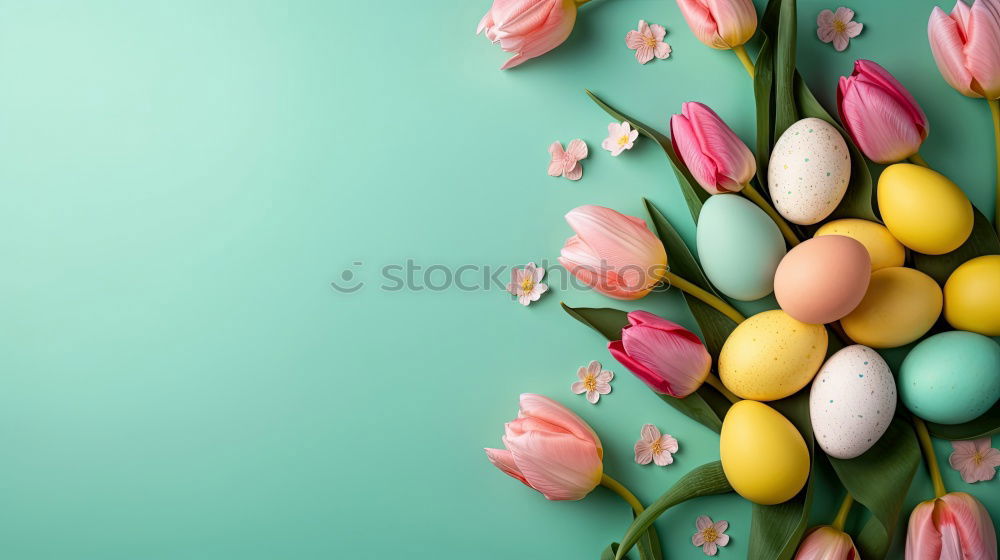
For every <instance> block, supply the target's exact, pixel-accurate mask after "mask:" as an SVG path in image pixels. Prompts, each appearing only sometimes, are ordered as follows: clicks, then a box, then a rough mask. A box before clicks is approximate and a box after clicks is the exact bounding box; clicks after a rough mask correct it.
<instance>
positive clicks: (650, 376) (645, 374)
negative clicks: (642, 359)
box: [608, 340, 674, 395]
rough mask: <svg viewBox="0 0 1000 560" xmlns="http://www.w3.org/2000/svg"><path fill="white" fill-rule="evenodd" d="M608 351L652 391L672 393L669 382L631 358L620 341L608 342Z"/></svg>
mask: <svg viewBox="0 0 1000 560" xmlns="http://www.w3.org/2000/svg"><path fill="white" fill-rule="evenodd" d="M608 351H609V352H611V355H612V356H613V357H614V358H615V359H616V360H618V361H619V362H620V363H621V364H622V365H623V366H625V368H626V369H627V370H629V371H630V372H632V373H633V374H634V375H635V376H636V377H638V378H639V380H640V381H642V382H643V383H645V384H646V385H648V386H649V388H650V389H652V390H653V391H655V392H657V393H659V394H661V395H664V394H665V395H672V391H673V390H674V389H673V388H672V387H671V385H670V382H669V381H667V380H666V379H664V378H662V377H660V376H659V375H657V374H656V372H654V371H652V370H650V369H649V368H647V367H646V366H644V365H642V364H641V363H639V362H638V361H637V360H634V359H632V358H631V357H630V356H629V355H628V353H626V352H625V349H624V347H623V346H622V341H620V340H615V341H613V342H609V343H608Z"/></svg>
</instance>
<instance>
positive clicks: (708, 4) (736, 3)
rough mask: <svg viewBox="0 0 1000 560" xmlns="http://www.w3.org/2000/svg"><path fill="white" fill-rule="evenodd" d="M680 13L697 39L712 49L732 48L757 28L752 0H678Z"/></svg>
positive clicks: (742, 41) (742, 42) (755, 12)
mask: <svg viewBox="0 0 1000 560" xmlns="http://www.w3.org/2000/svg"><path fill="white" fill-rule="evenodd" d="M677 5H678V6H680V8H681V14H683V15H684V19H685V20H686V21H687V24H688V27H690V28H691V31H693V32H694V36H695V37H697V38H698V40H699V41H701V42H702V43H705V44H706V45H708V46H710V47H712V48H713V49H732V48H733V47H738V46H740V45H742V44H744V43H746V42H747V41H749V40H750V38H751V37H753V34H754V33H755V32H756V31H757V10H756V9H755V8H754V7H753V2H751V0H677Z"/></svg>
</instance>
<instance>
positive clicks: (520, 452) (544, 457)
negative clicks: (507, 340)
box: [486, 393, 604, 500]
mask: <svg viewBox="0 0 1000 560" xmlns="http://www.w3.org/2000/svg"><path fill="white" fill-rule="evenodd" d="M504 431H505V434H504V436H503V444H504V446H506V448H507V449H486V456H487V457H488V458H489V460H490V461H491V462H492V463H493V464H494V465H496V467H497V468H499V469H500V470H501V471H503V472H505V473H507V474H508V475H510V476H512V477H514V478H516V479H518V480H520V481H521V482H523V483H524V484H526V485H527V486H530V487H531V488H534V489H535V490H538V491H539V492H541V493H542V495H543V496H545V497H546V498H547V499H549V500H579V499H580V498H583V497H584V496H586V495H587V494H589V493H590V491H591V490H593V489H594V488H595V487H596V486H597V485H598V483H600V482H601V476H602V475H603V474H604V466H603V464H602V462H601V461H602V458H603V457H604V449H603V448H602V447H601V440H600V439H599V438H598V437H597V434H595V433H594V430H592V429H591V428H590V426H589V425H587V423H586V422H584V421H583V419H582V418H580V417H579V416H577V415H576V414H573V413H572V412H571V411H570V410H569V409H568V408H566V407H564V406H562V405H561V404H559V403H557V402H555V401H554V400H552V399H549V398H546V397H543V396H541V395H532V394H530V393H525V394H523V395H521V409H520V411H519V412H518V414H517V418H515V419H514V420H511V421H510V422H508V423H507V424H505V425H504Z"/></svg>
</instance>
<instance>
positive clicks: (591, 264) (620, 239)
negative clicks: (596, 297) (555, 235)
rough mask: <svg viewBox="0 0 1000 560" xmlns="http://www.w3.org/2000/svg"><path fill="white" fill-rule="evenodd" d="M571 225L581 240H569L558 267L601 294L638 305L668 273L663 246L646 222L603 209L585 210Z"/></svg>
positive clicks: (570, 217) (572, 218)
mask: <svg viewBox="0 0 1000 560" xmlns="http://www.w3.org/2000/svg"><path fill="white" fill-rule="evenodd" d="M566 221H567V222H568V223H569V226H570V227H571V228H573V231H575V232H576V235H574V236H573V237H570V238H569V239H567V240H566V244H565V245H564V246H563V248H562V252H561V256H560V257H559V263H560V264H562V265H563V266H564V267H565V268H566V270H568V271H569V272H570V273H571V274H573V276H576V278H577V279H578V280H580V281H581V282H583V283H584V284H586V285H588V286H590V287H591V288H593V289H595V290H597V291H598V292H601V293H602V294H604V295H606V296H610V297H613V298H617V299H639V298H641V297H643V296H645V295H646V294H648V293H649V292H650V291H651V290H652V289H653V288H654V287H655V286H656V284H657V283H659V282H660V280H661V279H662V278H663V275H664V274H665V273H666V271H667V253H666V251H665V250H664V249H663V243H661V242H660V240H659V239H658V238H657V237H656V236H655V235H653V232H651V231H649V229H648V228H647V227H646V222H644V221H643V220H640V219H639V218H634V217H632V216H626V215H624V214H620V213H618V212H615V211H614V210H612V209H610V208H604V207H603V206H580V207H579V208H575V209H573V210H571V211H570V212H569V213H568V214H566Z"/></svg>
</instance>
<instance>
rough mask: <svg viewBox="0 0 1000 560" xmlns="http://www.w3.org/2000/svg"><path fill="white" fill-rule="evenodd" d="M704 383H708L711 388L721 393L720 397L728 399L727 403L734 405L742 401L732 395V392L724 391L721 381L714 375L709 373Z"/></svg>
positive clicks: (724, 387)
mask: <svg viewBox="0 0 1000 560" xmlns="http://www.w3.org/2000/svg"><path fill="white" fill-rule="evenodd" d="M705 383H708V384H709V385H711V386H712V387H715V390H716V391H718V392H720V393H722V396H723V397H726V398H727V399H729V402H731V403H733V404H736V403H738V402H740V401H741V400H743V399H741V398H739V397H737V396H736V395H734V394H733V393H732V391H730V390H729V389H726V386H725V385H723V384H722V380H721V379H719V377H718V376H717V375H715V374H714V373H711V372H709V374H708V377H706V378H705Z"/></svg>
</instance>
